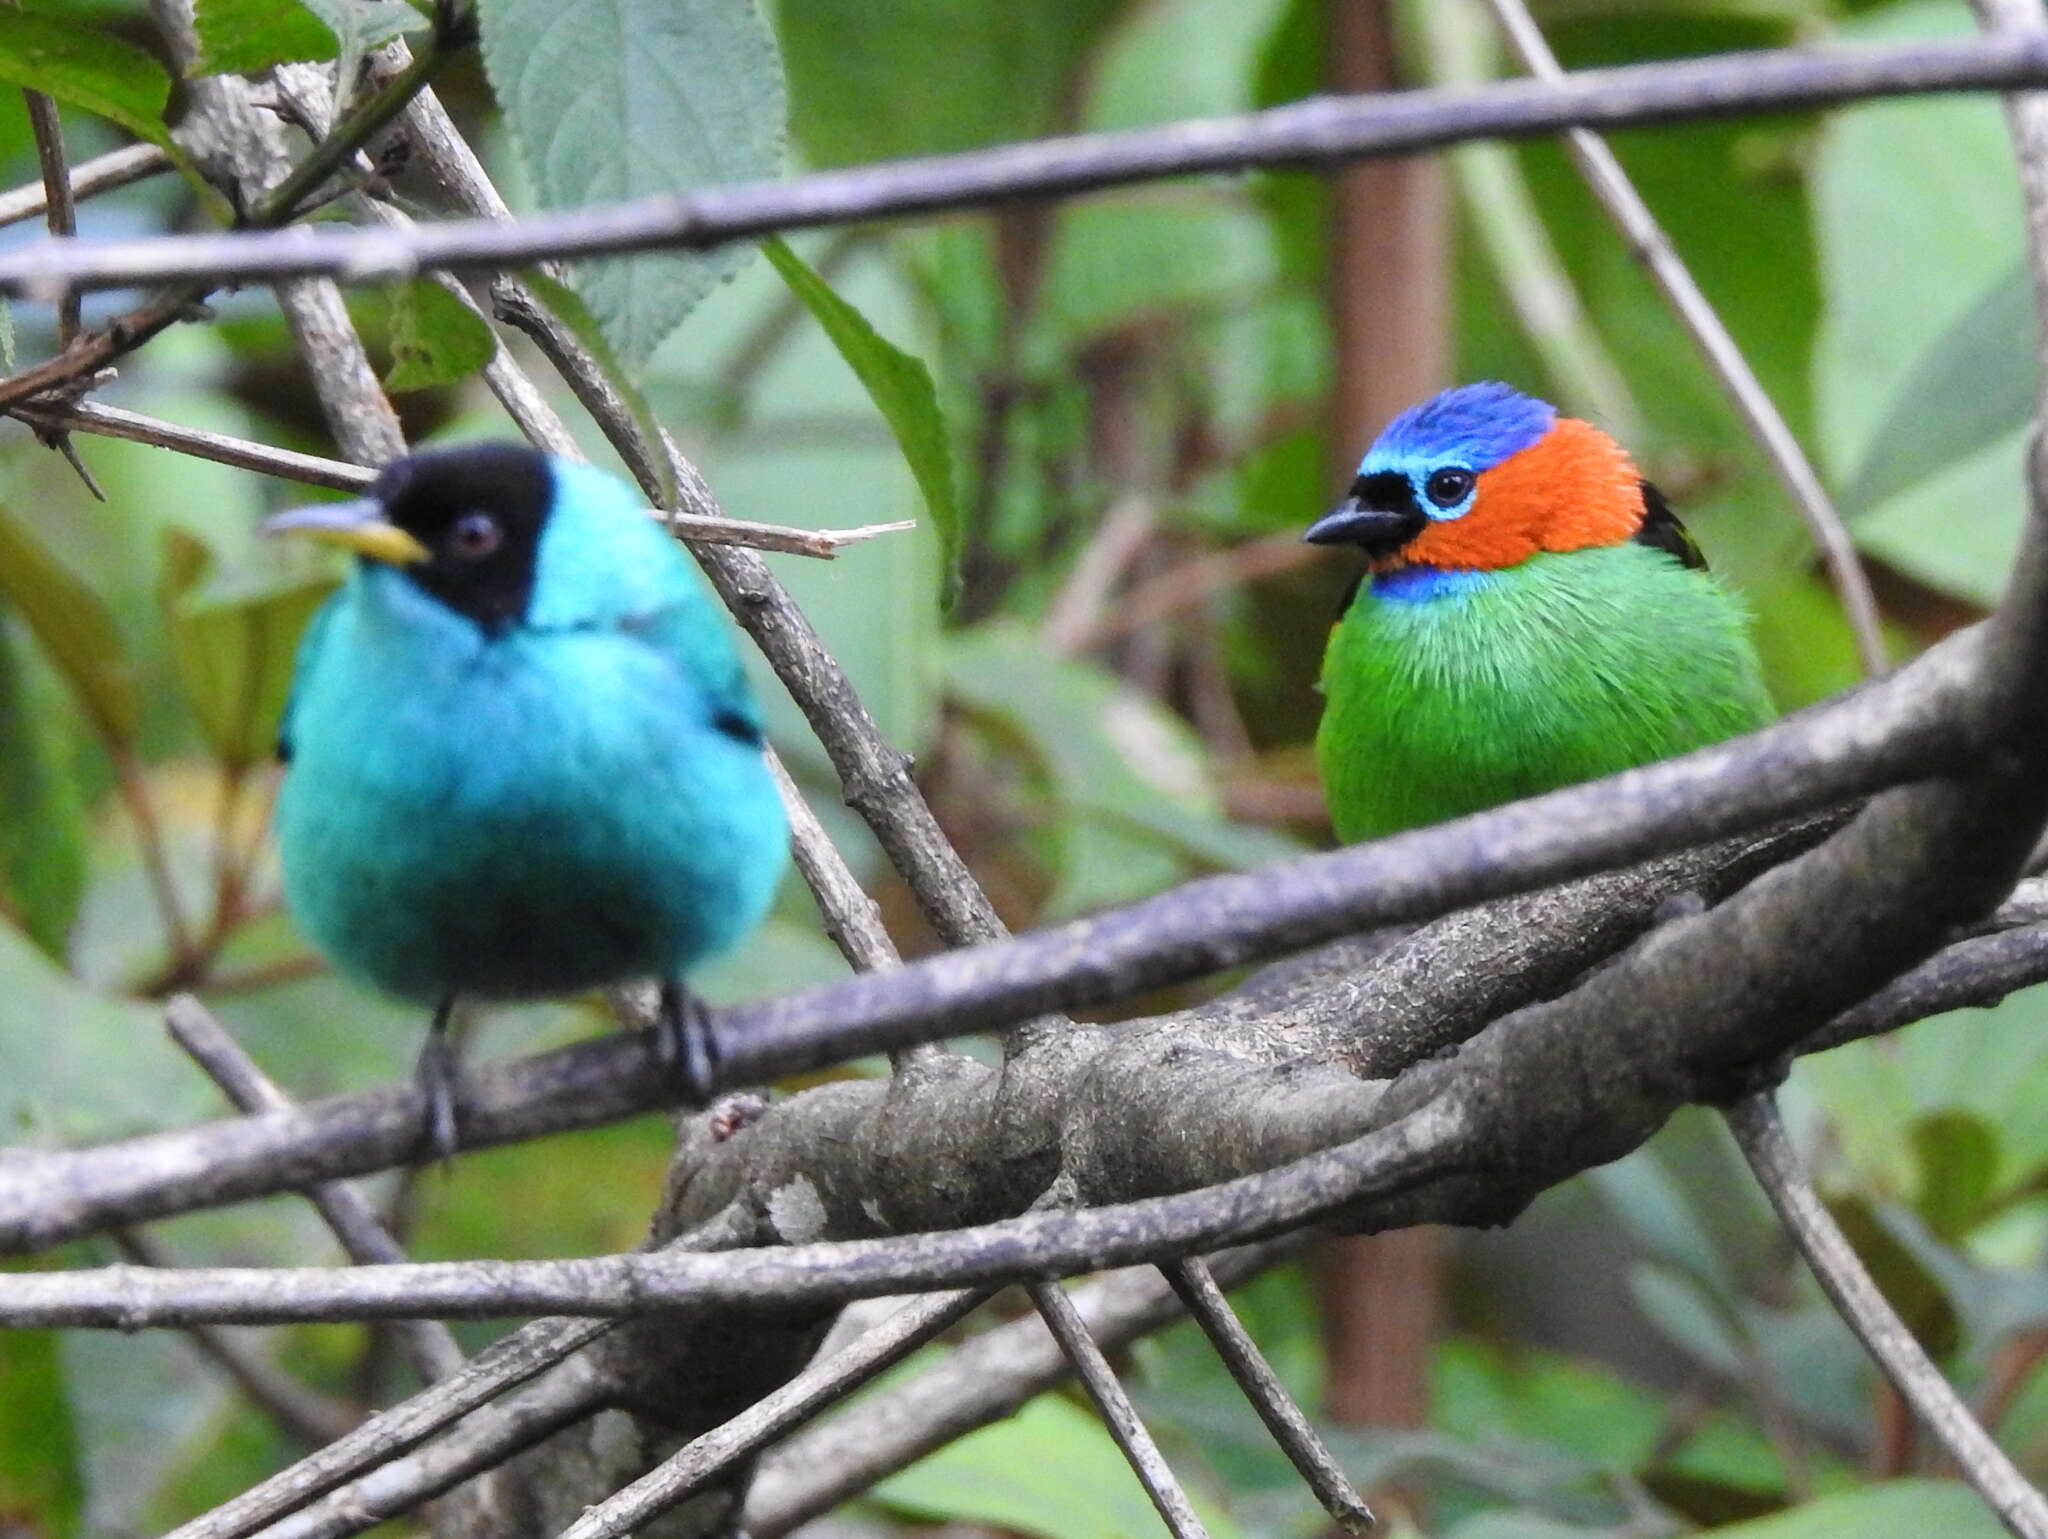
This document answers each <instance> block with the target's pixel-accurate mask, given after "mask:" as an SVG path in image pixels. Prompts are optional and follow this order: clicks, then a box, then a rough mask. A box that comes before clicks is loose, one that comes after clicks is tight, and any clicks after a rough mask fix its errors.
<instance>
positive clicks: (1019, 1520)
mask: <svg viewBox="0 0 2048 1539" xmlns="http://www.w3.org/2000/svg"><path fill="white" fill-rule="evenodd" d="M872 1495H873V1497H874V1498H875V1499H876V1500H878V1501H880V1502H881V1503H883V1505H885V1506H888V1507H892V1508H895V1509H897V1510H898V1511H901V1512H908V1513H913V1514H916V1515H918V1516H920V1517H927V1518H937V1519H942V1520H950V1521H954V1522H967V1523H977V1524H986V1525H989V1526H991V1527H995V1528H1002V1529H1008V1530H1013V1531H1015V1532H1017V1533H1020V1534H1033V1535H1038V1536H1040V1539H1129V1536H1130V1535H1132V1534H1149V1533H1156V1532H1157V1531H1158V1528H1159V1518H1158V1515H1157V1514H1156V1513H1154V1512H1153V1510H1152V1506H1151V1503H1150V1502H1148V1501H1147V1500H1146V1498H1145V1493H1144V1491H1143V1490H1142V1489H1141V1488H1140V1487H1139V1485H1138V1483H1137V1481H1136V1480H1135V1479H1134V1478H1133V1477H1132V1475H1131V1471H1130V1466H1129V1465H1127V1464H1125V1463H1124V1460H1123V1456H1122V1455H1121V1454H1120V1453H1118V1452H1117V1448H1116V1444H1114V1443H1113V1442H1111V1441H1110V1437H1109V1434H1108V1432H1106V1431H1104V1430H1103V1426H1102V1423H1101V1422H1099V1421H1097V1420H1096V1419H1095V1418H1094V1417H1093V1416H1090V1415H1089V1414H1088V1413H1087V1412H1086V1411H1084V1410H1082V1409H1081V1408H1080V1407H1079V1406H1077V1405H1074V1404H1072V1403H1071V1402H1070V1401H1066V1400H1061V1399H1058V1398H1056V1397H1054V1396H1050V1395H1041V1396H1039V1398H1038V1399H1036V1400H1034V1401H1032V1402H1031V1403H1030V1404H1029V1405H1027V1406H1025V1407H1024V1409H1023V1410H1021V1411H1019V1412H1018V1413H1017V1414H1016V1415H1015V1416H1013V1417H1011V1418H1010V1419H1009V1420H1008V1421H1005V1422H1000V1423H998V1424H997V1425H995V1426H993V1427H984V1428H983V1429H982V1430H981V1431H979V1432H973V1433H969V1434H968V1435H967V1436H966V1437H964V1438H961V1439H960V1440H959V1441H958V1442H956V1443H953V1444H950V1445H949V1446H947V1447H946V1448H943V1449H941V1450H940V1451H939V1452H938V1453H935V1454H933V1455H932V1456H931V1457H930V1458H928V1459H924V1460H922V1461H921V1462H919V1463H917V1464H913V1465H912V1466H911V1467H910V1468H909V1469H907V1470H905V1471H903V1473H902V1474H900V1475H892V1476H890V1477H889V1478H888V1479H887V1480H885V1481H883V1482H882V1483H881V1484H880V1485H878V1486H876V1487H875V1488H874V1491H873V1492H872ZM1196 1505H1197V1506H1198V1507H1199V1508H1201V1509H1202V1520H1203V1522H1204V1523H1205V1524H1206V1525H1207V1527H1208V1530H1209V1532H1210V1533H1211V1534H1214V1535H1216V1536H1217V1539H1230V1536H1233V1535H1235V1534H1236V1533H1237V1532H1238V1530H1237V1527H1236V1525H1235V1524H1233V1523H1231V1522H1230V1521H1229V1520H1228V1519H1227V1518H1226V1517H1225V1516H1224V1515H1223V1514H1221V1513H1219V1512H1217V1511H1216V1510H1215V1509H1214V1508H1213V1507H1209V1506H1207V1505H1206V1504H1204V1503H1202V1502H1200V1500H1199V1499H1197V1503H1196Z"/></svg>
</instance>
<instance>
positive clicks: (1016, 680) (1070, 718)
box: [946, 622, 1298, 914]
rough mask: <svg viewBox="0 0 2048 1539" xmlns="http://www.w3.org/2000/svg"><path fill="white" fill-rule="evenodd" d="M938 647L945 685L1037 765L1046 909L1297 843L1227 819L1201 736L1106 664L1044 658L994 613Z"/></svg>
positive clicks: (1119, 896)
mask: <svg viewBox="0 0 2048 1539" xmlns="http://www.w3.org/2000/svg"><path fill="white" fill-rule="evenodd" d="M946 647H947V651H946V685H947V690H948V693H949V694H950V695H951V696H952V698H953V699H954V700H955V701H956V702H957V703H958V704H960V705H962V706H964V707H965V708H966V709H967V710H968V711H970V712H972V713H974V714H975V715H976V716H978V717H979V718H980V719H982V720H983V721H985V722H988V723H991V724H993V725H994V726H996V727H998V728H999V729H1001V730H1002V731H1004V732H1006V733H1008V734H1011V735H1012V736H1014V737H1015V738H1016V739H1017V740H1018V742H1019V744H1020V745H1021V746H1022V748H1023V749H1024V751H1025V752H1026V753H1028V754H1029V755H1030V757H1031V759H1032V760H1033V761H1035V763H1036V765H1037V767H1038V768H1039V769H1040V770H1041V771H1042V772H1043V774H1044V776H1045V779H1046V782H1047V786H1048V790H1049V793H1050V796H1051V799H1052V802H1053V808H1054V815H1053V817H1052V818H1051V819H1050V830H1049V831H1050V834H1051V838H1052V841H1053V848H1054V852H1055V854H1054V862H1055V865H1056V868H1057V876H1058V885H1057V886H1056V887H1055V889H1054V891H1053V893H1052V894H1051V896H1049V897H1048V898H1047V900H1046V908H1047V910H1048V911H1049V912H1052V913H1060V914H1067V913H1076V912H1080V911H1083V910H1086V909H1091V908H1099V907H1101V906H1103V905H1104V904H1108V903H1113V902H1120V901H1126V900H1128V899H1131V898H1136V897H1142V896H1144V895H1145V894H1146V893H1149V892H1155V891H1157V890H1158V889H1160V888H1161V887H1164V886H1166V885H1168V884H1170V883H1172V882H1174V881H1176V880H1178V879H1179V878H1181V877H1182V876H1185V875H1186V874H1187V873H1188V868H1189V867H1190V866H1191V865H1192V866H1197V867H1201V866H1209V867H1214V866H1240V865H1256V864H1258V863H1260V862H1262V861H1267V860H1274V859H1278V858H1280V857H1282V856H1284V855H1289V854H1294V853H1298V847H1297V846H1296V845H1294V844H1293V843H1292V842H1291V841H1289V840H1287V839H1284V838H1282V837H1281V836H1279V835H1276V834H1272V833H1268V832H1267V831H1265V830H1263V829H1255V828H1240V827H1237V826H1234V825H1232V824H1230V823H1229V822H1227V821H1226V820H1225V818H1224V815H1223V805H1222V799H1221V797H1220V796H1219V795H1218V793H1217V790H1216V787H1215V785H1214V783H1213V780H1212V778H1211V776H1210V773H1209V766H1208V755H1207V751H1206V749H1205V748H1204V746H1203V744H1202V741H1201V739H1200V738H1198V737H1197V736H1196V735H1195V734H1194V732H1193V731H1192V730H1191V729H1190V728H1189V727H1188V725H1187V724H1186V723H1185V722H1184V721H1182V720H1181V719H1180V718H1179V717H1177V716H1175V715H1174V714H1173V713H1172V712H1171V711H1169V710H1167V709H1166V708H1165V707H1163V706H1162V705H1160V704H1159V702H1158V701H1156V700H1153V699H1152V698H1151V697H1149V696H1147V695H1145V694H1144V693H1143V692H1141V691H1139V690H1138V689H1136V688H1134V687H1132V686H1131V685H1130V684H1129V683H1127V682H1125V681H1124V680H1122V679H1119V678H1117V677H1116V676H1115V675H1114V674H1111V673H1109V672H1108V671H1107V670H1105V669H1103V668H1101V667H1099V666H1097V665H1096V664H1094V663H1091V662H1087V661H1084V660H1082V659H1078V658H1060V657H1049V656H1048V655H1047V654H1046V651H1045V648H1044V647H1043V646H1042V645H1040V643H1039V641H1038V639H1037V637H1035V636H1034V635H1032V634H1031V633H1030V632H1028V631H1026V630H1024V629H1023V628H1022V627H1020V626H1016V625H1011V624H1007V623H1003V622H993V623H990V624H986V625H980V626H977V627H975V628H974V629H973V630H971V631H967V632H964V633H961V634H958V635H952V636H948V637H947V638H946Z"/></svg>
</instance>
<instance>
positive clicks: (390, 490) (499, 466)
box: [370, 444, 555, 630]
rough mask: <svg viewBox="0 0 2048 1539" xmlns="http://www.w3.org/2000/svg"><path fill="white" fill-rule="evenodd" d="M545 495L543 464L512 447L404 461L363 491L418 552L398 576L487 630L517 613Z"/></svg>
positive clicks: (529, 578)
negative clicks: (422, 557) (411, 540)
mask: <svg viewBox="0 0 2048 1539" xmlns="http://www.w3.org/2000/svg"><path fill="white" fill-rule="evenodd" d="M554 495H555V481H554V476H553V474H552V472H551V471H550V470H549V468H548V461H547V457H546V456H545V455H543V454H541V453H539V452H538V451H537V450H533V449H529V448H526V447H524V446H523V445H515V444H480V445H478V446H476V447H474V448H464V449H443V450H439V451H436V452H433V453H429V454H415V455H410V456H408V457H407V458H405V459H402V460H394V461H393V462H392V463H391V464H390V465H388V466H386V467H385V470H384V473H383V474H382V475H380V476H379V477H378V478H377V480H376V484H375V485H373V486H372V487H371V488H370V496H371V499H372V500H373V501H375V502H377V503H379V504H381V505H382V507H383V510H384V517H385V519H386V520H387V521H388V522H390V523H392V524H394V525H396V526H397V527H398V528H400V529H403V530H404V531H405V532H406V533H407V534H409V535H411V536H412V537H413V538H414V539H415V540H417V541H419V543H420V545H421V546H422V547H423V548H424V549H425V551H426V553H427V554H426V559H425V560H418V561H413V562H409V563H408V564H406V565H405V566H404V567H402V568H401V570H402V571H403V572H404V573H405V575H406V576H408V577H410V578H411V579H412V580H413V581H414V582H416V583H418V584H419V585H420V586H421V587H422V588H424V589H426V590H427V592H429V593H431V594H433V596H434V597H435V598H437V599H439V600H440V601H441V602H442V603H444V604H446V605H447V606H448V607H449V608H450V609H453V610H454V611H455V612H456V613H457V614H462V615H467V616H468V617H469V618H470V619H472V620H474V621H476V622H477V624H479V625H481V626H483V627H484V628H485V629H487V630H496V629H499V628H501V627H503V626H506V625H511V624H514V623H516V622H517V621H519V620H520V619H522V618H523V617H524V616H525V614H526V608H527V605H528V603H529V602H530V601H531V600H532V598H533V580H534V569H535V564H536V562H537V560H538V557H539V553H540V534H541V528H542V526H543V525H544V524H545V523H546V522H547V516H548V508H549V506H550V504H551V503H552V502H553V501H554Z"/></svg>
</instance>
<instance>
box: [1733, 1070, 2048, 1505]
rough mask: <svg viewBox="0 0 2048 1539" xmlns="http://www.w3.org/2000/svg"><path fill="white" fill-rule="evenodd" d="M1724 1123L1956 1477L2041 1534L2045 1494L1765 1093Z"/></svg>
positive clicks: (1853, 1326) (1859, 1337)
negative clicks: (2010, 1454)
mask: <svg viewBox="0 0 2048 1539" xmlns="http://www.w3.org/2000/svg"><path fill="white" fill-rule="evenodd" d="M1728 1126H1729V1128H1730V1129H1731V1130H1732V1131H1733V1132H1734V1134H1735V1141H1736V1142H1737V1143H1738V1144H1740V1145H1741V1146H1742V1153H1743V1157H1744V1158H1745V1159H1747V1160H1748V1161H1749V1168H1750V1170H1751V1171H1752V1172H1753V1173H1754V1174H1755V1176H1756V1179H1757V1184H1758V1185H1760V1186H1761V1187H1763V1189H1764V1194H1765V1195H1766V1196H1767V1197H1769V1198H1770V1200H1771V1206H1772V1208H1774V1209H1775V1210H1776V1211H1777V1214H1778V1217H1779V1219H1780V1220H1782V1221H1783V1223H1784V1225H1785V1228H1786V1229H1787V1230H1788V1231H1789V1232H1790V1234H1791V1236H1792V1239H1793V1241H1794V1243H1795V1244H1797V1245H1798V1247H1799V1253H1800V1254H1801V1255H1802V1256H1804V1257H1805V1258H1806V1264H1807V1265H1808V1266H1810V1267H1811V1268H1813V1275H1814V1278H1815V1280H1816V1281H1818V1282H1819V1283H1820V1285H1821V1288H1822V1290H1823V1291H1824V1292H1826V1294H1827V1296H1828V1297H1829V1298H1830V1299H1832V1300H1833V1301H1834V1305H1835V1309H1836V1310H1837V1312H1839V1313H1840V1315H1841V1316H1842V1318H1843V1319H1844V1320H1845V1321H1846V1322H1848V1325H1849V1328H1850V1329H1851V1330H1853V1331H1854V1332H1855V1333H1856V1339H1857V1340H1859V1341H1861V1342H1862V1343H1863V1346H1864V1349H1865V1350H1866V1351H1867V1352H1869V1353H1870V1355H1871V1357H1872V1358H1874V1359H1875V1360H1876V1362H1877V1365H1878V1366H1879V1367H1880V1368H1882V1369H1883V1370H1884V1375H1885V1377H1886V1378H1888V1379H1890V1380H1891V1382H1892V1387H1893V1388H1894V1389H1896V1390H1898V1392H1899V1394H1900V1396H1901V1397H1902V1398H1903V1399H1904V1400H1905V1402H1906V1403H1907V1404H1908V1405H1910V1406H1911V1407H1912V1408H1913V1410H1914V1411H1915V1413H1916V1414H1918V1416H1919V1417H1920V1419H1921V1421H1922V1422H1924V1423H1925V1424H1926V1426H1927V1428H1928V1430H1929V1431H1930V1432H1932V1433H1933V1434H1934V1435H1935V1436H1936V1437H1937V1438H1939V1439H1940V1440H1941V1445H1942V1447H1944V1448H1945V1449H1947V1450H1948V1452H1949V1455H1950V1457H1952V1458H1953V1459H1954V1460H1955V1461H1956V1465H1957V1467H1958V1468H1959V1469H1961V1470H1962V1472H1963V1478H1964V1479H1966V1480H1968V1481H1969V1482H1970V1484H1971V1485H1973V1486H1975V1487H1976V1488H1977V1491H1978V1494H1979V1495H1981V1496H1982V1497H1983V1498H1984V1500H1985V1501H1986V1502H1988V1503H1990V1505H1991V1507H1992V1509H1993V1510H1994V1511H1996V1512H1997V1514H1998V1516H1999V1518H2000V1520H2001V1521H2002V1522H2004V1524H2005V1526H2006V1527H2007V1528H2008V1529H2010V1530H2011V1531H2012V1532H2013V1534H2014V1535H2016V1536H2017V1539H2048V1500H2043V1498H2042V1496H2041V1493H2040V1492H2039V1491H2037V1490H2035V1489H2034V1487H2033V1486H2032V1485H2030V1484H2029V1483H2028V1481H2027V1478H2026V1477H2025V1476H2024V1475H2022V1474H2021V1473H2020V1472H2019V1470H2018V1469H2017V1468H2015V1467H2014V1465H2013V1462H2012V1461H2011V1460H2010V1459H2008V1458H2007V1457H2006V1455H2005V1452H2004V1450H2003V1449H2001V1448H2000V1447H1999V1446H1998V1444H1997V1443H1995V1442H1994V1441H1992V1438H1991V1435H1990V1434H1989V1433H1988V1432H1986V1431H1985V1430H1984V1428H1983V1426H1982V1425H1981V1424H1980V1423H1979V1422H1978V1420H1977V1418H1976V1417H1974V1416H1972V1415H1971V1414H1970V1408H1969V1407H1968V1406H1966V1405H1964V1404H1963V1402H1962V1399H1961V1397H1960V1396H1958V1395H1957V1394H1956V1392H1955V1390H1954V1389H1952V1388H1951V1387H1950V1386H1949V1382H1948V1380H1946V1379H1944V1378H1943V1377H1942V1376H1941V1370H1940V1369H1939V1368H1937V1367H1935V1366H1934V1364H1933V1363H1932V1362H1931V1361H1930V1360H1929V1359H1928V1356H1927V1354H1926V1352H1924V1351H1923V1350H1921V1347H1920V1343H1919V1342H1917V1341H1915V1340H1914V1339H1913V1333H1912V1332H1911V1331H1909V1330H1908V1329H1907V1328H1906V1324H1905V1322H1904V1321H1903V1320H1901V1319H1900V1318H1899V1317H1898V1315H1897V1314H1895V1313H1894V1312H1893V1310H1892V1307H1891V1305H1889V1304H1888V1303H1886V1302H1885V1297H1884V1295H1883V1294H1882V1293H1881V1292H1879V1291H1878V1287H1877V1284H1876V1283H1875V1282H1873V1281H1872V1280H1871V1277H1870V1274H1869V1272H1867V1271H1865V1270H1864V1267H1863V1263H1862V1261H1861V1260H1860V1259H1859V1258H1858V1257H1857V1255H1856V1251H1855V1249H1854V1248H1853V1247H1852V1246H1851V1245H1850V1244H1849V1241H1848V1239H1847V1238H1846V1237H1845V1236H1844V1235H1843V1234H1842V1231H1841V1230H1840V1229H1839V1228H1837V1227H1836V1226H1835V1221H1834V1219H1833V1218H1831V1217H1830V1216H1829V1215H1828V1211H1827V1209H1826V1208H1825V1207H1824V1206H1823V1205H1822V1203H1821V1200H1820V1198H1819V1196H1818V1195H1816V1194H1815V1192H1814V1190H1813V1187H1812V1186H1811V1185H1810V1184H1808V1182H1807V1179H1806V1172H1805V1171H1804V1170H1802V1169H1801V1168H1800V1164H1799V1156H1798V1155H1797V1154H1795V1153H1794V1152H1793V1149H1792V1144H1791V1141H1790V1140H1789V1139H1787V1138H1786V1136H1785V1127H1784V1124H1783V1123H1782V1122H1780V1121H1779V1119H1778V1109H1777V1106H1776V1105H1775V1104H1774V1103H1773V1101H1772V1100H1771V1098H1770V1096H1768V1095H1756V1096H1751V1097H1750V1098H1749V1099H1747V1100H1745V1101H1743V1102H1742V1103H1741V1104H1740V1105H1738V1106H1736V1107H1734V1108H1733V1109H1731V1110H1730V1111H1729V1113H1728Z"/></svg>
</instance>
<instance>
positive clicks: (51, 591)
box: [0, 12, 141, 749]
mask: <svg viewBox="0 0 2048 1539" xmlns="http://www.w3.org/2000/svg"><path fill="white" fill-rule="evenodd" d="M0 15H4V12H0ZM0 595H4V596H5V597H6V598H8V599H10V600H12V601H13V604H14V609H15V612H16V613H17V614H19V615H20V616H21V618H22V619H23V620H24V621H26V622H27V624H28V628H29V630H30V631H31V632H32V633H34V635H35V638H36V640H37V642H38V643H39V644H40V645H41V646H42V649H43V651H44V652H45V653H46V654H47V655H48V656H49V659H50V661H51V662H53V663H55V664H56V666H57V671H58V672H59V673H61V674H63V676H64V681H65V682H66V683H67V684H69V685H70V686H71V689H72V692H73V693H74V694H75V695H76V696H77V697H78V702H79V704H80V705H82V706H83V707H84V708H85V714H86V717H87V719H89V720H90V721H91V722H92V724H93V728H94V730H96V731H97V732H98V733H99V734H100V736H101V738H102V739H104V740H105V741H106V743H107V744H108V746H109V747H112V748H117V749H121V748H126V747H127V746H128V744H129V743H130V742H131V741H132V740H133V739H134V736H135V725H136V718H137V715H138V713H139V711H140V709H141V707H140V704H139V702H138V701H137V699H136V693H135V681H134V679H133V677H132V676H131V674H130V672H129V667H128V658H127V655H126V653H125V651H124V650H123V648H122V645H121V637H120V633H119V631H117V630H116V629H115V626H114V617H113V616H112V615H111V614H109V613H108V612H107V607H106V606H105V605H104V604H102V603H101V602H100V600H99V597H98V596H97V595H96V594H95V593H94V592H93V591H92V590H91V589H90V588H88V587H87V586H86V585H85V584H84V583H82V582H80V581H79V580H78V579H77V578H76V577H74V576H72V575H71V573H70V572H68V571H67V570H65V568H64V567H62V566H60V565H59V564H58V563H57V562H56V560H55V559H53V558H52V557H51V555H50V554H49V552H47V551H46V550H44V549H43V548H42V546H41V545H40V544H38V543H37V541H36V539H35V537H34V536H33V535H31V534H30V533H29V531H28V527H27V526H26V525H25V524H23V523H22V522H21V521H20V520H19V519H18V518H16V517H15V515H14V514H13V513H12V512H10V511H9V510H8V509H7V508H5V507H0Z"/></svg>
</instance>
